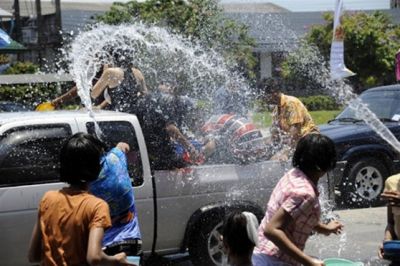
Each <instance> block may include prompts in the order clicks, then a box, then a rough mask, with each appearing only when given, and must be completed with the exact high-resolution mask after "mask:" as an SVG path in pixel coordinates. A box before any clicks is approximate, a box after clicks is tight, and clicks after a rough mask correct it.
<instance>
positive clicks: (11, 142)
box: [0, 124, 72, 266]
mask: <svg viewBox="0 0 400 266" xmlns="http://www.w3.org/2000/svg"><path fill="white" fill-rule="evenodd" d="M71 135H72V131H71V127H70V125H69V124H46V125H35V126H22V127H16V128H12V129H10V130H7V131H6V132H4V133H3V134H1V135H0V231H1V232H2V241H1V243H0V261H1V265H10V266H11V265H17V266H18V265H28V264H29V263H28V260H27V252H28V246H29V240H30V236H31V232H32V228H33V225H34V224H35V222H36V217H37V206H38V202H39V200H40V199H41V197H42V196H43V194H44V193H45V192H46V191H48V190H54V189H58V188H60V187H61V186H63V184H62V183H59V182H58V178H59V174H58V169H59V151H60V149H61V146H62V144H63V142H64V141H65V140H66V139H67V138H68V137H70V136H71Z"/></svg>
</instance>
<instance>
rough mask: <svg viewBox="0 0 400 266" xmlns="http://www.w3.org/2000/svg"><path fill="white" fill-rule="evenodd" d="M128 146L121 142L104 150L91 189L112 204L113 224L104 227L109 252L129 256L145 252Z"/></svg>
mask: <svg viewBox="0 0 400 266" xmlns="http://www.w3.org/2000/svg"><path fill="white" fill-rule="evenodd" d="M129 150H130V147H129V145H128V144H127V143H125V142H119V143H118V144H117V145H116V146H115V147H114V148H112V149H111V150H110V151H108V152H107V153H105V154H104V155H103V156H102V157H101V159H100V162H101V166H102V169H101V171H100V174H99V178H98V179H96V180H95V181H93V182H91V183H90V186H89V191H90V192H91V193H92V194H93V195H95V196H97V197H99V198H101V199H103V200H105V201H106V202H107V203H108V206H109V208H110V215H111V220H112V226H111V228H109V229H107V230H106V231H105V234H104V238H103V247H104V252H105V253H106V254H107V255H115V254H117V253H120V252H125V254H126V255H128V256H141V255H142V247H141V246H142V240H141V234H140V228H139V220H138V217H137V211H136V207H135V197H134V191H133V187H132V180H131V179H130V177H129V172H128V161H127V157H126V154H127V153H128V152H129Z"/></svg>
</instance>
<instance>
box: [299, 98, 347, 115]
mask: <svg viewBox="0 0 400 266" xmlns="http://www.w3.org/2000/svg"><path fill="white" fill-rule="evenodd" d="M299 99H300V101H302V103H303V104H304V105H305V106H306V107H307V109H308V111H320V110H338V109H339V108H340V107H339V106H338V104H337V103H336V102H335V100H334V99H333V98H331V97H329V96H325V95H315V96H309V97H300V98H299Z"/></svg>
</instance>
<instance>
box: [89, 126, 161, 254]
mask: <svg viewBox="0 0 400 266" xmlns="http://www.w3.org/2000/svg"><path fill="white" fill-rule="evenodd" d="M97 123H98V125H99V128H100V130H101V133H100V136H98V137H99V138H100V139H101V140H102V141H103V142H105V143H106V144H107V146H108V147H109V148H112V147H115V145H117V143H118V142H125V143H127V144H129V146H130V152H129V153H128V154H127V159H128V168H129V169H128V170H129V175H130V177H131V180H132V185H133V186H134V193H135V202H136V208H137V210H138V218H139V224H140V231H141V234H142V237H143V250H144V251H148V250H150V249H151V242H152V239H153V219H154V216H153V202H152V187H151V182H150V176H149V175H148V173H147V172H146V170H144V169H148V160H147V158H145V159H143V158H142V156H143V154H144V155H146V153H145V152H143V151H141V149H142V147H140V145H139V141H138V137H137V136H138V135H137V133H138V132H136V131H135V128H134V126H133V124H132V123H131V122H130V121H98V122H97ZM86 130H87V132H88V133H89V134H93V135H97V133H96V130H95V124H94V122H86ZM139 139H140V138H139ZM142 139H143V138H142ZM142 141H143V140H142ZM139 147H140V148H139ZM146 165H147V167H146Z"/></svg>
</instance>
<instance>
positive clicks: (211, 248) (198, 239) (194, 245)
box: [188, 209, 225, 266]
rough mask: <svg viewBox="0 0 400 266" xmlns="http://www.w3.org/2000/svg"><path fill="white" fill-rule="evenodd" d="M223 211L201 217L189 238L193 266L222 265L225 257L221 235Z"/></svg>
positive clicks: (207, 213)
mask: <svg viewBox="0 0 400 266" xmlns="http://www.w3.org/2000/svg"><path fill="white" fill-rule="evenodd" d="M224 214H225V212H224V210H222V209H219V210H214V211H211V212H206V213H203V214H202V215H201V217H200V218H199V220H198V221H197V222H196V224H195V225H194V230H192V233H191V235H190V236H189V243H188V248H189V255H190V260H191V261H192V263H193V265H195V266H212V265H222V262H223V260H224V257H225V253H224V251H223V246H222V241H221V237H220V236H221V235H222V224H223V220H224Z"/></svg>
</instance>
